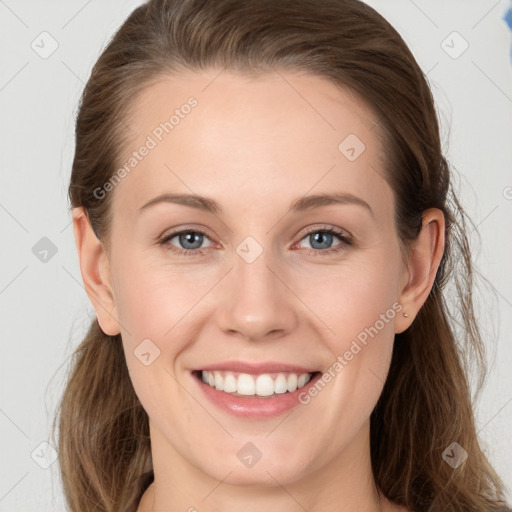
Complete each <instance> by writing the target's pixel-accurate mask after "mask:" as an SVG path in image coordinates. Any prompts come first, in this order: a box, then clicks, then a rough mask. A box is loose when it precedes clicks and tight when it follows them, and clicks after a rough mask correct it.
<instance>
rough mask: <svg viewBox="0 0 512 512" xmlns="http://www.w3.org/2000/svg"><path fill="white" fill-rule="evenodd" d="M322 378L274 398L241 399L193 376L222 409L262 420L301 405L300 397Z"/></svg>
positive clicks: (240, 415)
mask: <svg viewBox="0 0 512 512" xmlns="http://www.w3.org/2000/svg"><path fill="white" fill-rule="evenodd" d="M321 376H322V374H321V372H318V373H317V374H316V375H313V378H312V379H311V380H310V381H309V382H308V383H307V384H306V385H305V386H302V387H301V388H299V389H297V390H295V391H293V392H291V393H290V392H286V393H282V394H278V395H275V396H272V397H258V396H257V395H254V396H253V397H251V398H244V397H239V396H235V395H232V394H231V393H225V392H224V391H219V390H218V389H215V388H214V387H212V386H210V385H208V384H205V383H204V382H203V381H202V380H201V378H200V377H199V378H198V377H197V375H196V374H193V375H192V378H193V379H194V381H195V382H197V384H198V385H199V387H200V388H201V390H202V391H203V393H204V394H205V396H206V398H208V399H209V400H210V401H211V402H213V403H214V404H215V405H216V406H217V407H219V408H220V409H222V410H224V411H226V412H229V413H230V414H232V415H234V416H238V417H240V418H251V419H260V418H272V417H275V416H279V415H280V414H284V413H285V412H288V411H289V410H291V409H293V408H294V407H296V406H297V405H300V404H301V402H300V401H299V395H300V394H301V393H307V391H308V388H310V387H311V386H314V385H315V383H316V381H317V380H318V379H319V378H320V377H321Z"/></svg>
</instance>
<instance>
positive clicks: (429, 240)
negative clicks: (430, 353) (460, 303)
mask: <svg viewBox="0 0 512 512" xmlns="http://www.w3.org/2000/svg"><path fill="white" fill-rule="evenodd" d="M422 217H423V222H422V228H421V231H420V233H419V235H418V238H417V239H416V240H415V241H414V242H413V243H412V245H411V251H410V255H409V261H408V266H407V269H406V270H405V272H406V273H407V275H408V276H409V278H408V282H407V284H406V285H405V286H404V288H403V289H402V290H401V295H400V298H399V302H400V304H401V305H402V307H403V311H404V312H407V315H408V316H407V317H403V318H398V319H397V321H396V322H395V332H396V333H400V332H403V331H405V330H406V329H407V328H408V327H409V326H410V324H411V323H412V321H413V320H414V317H415V316H416V314H417V313H418V311H419V310H420V309H421V307H422V306H423V304H424V303H425V301H426V300H427V297H428V295H429V294H430V291H431V289H432V286H433V285H434V280H435V277H436V274H437V270H438V268H439V264H440V263H441V259H442V257H443V253H444V247H445V239H444V232H445V219H444V214H443V212H442V211H441V210H439V209H438V208H429V209H428V210H425V211H424V212H423V216H422Z"/></svg>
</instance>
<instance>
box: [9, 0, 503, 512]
mask: <svg viewBox="0 0 512 512" xmlns="http://www.w3.org/2000/svg"><path fill="white" fill-rule="evenodd" d="M140 3H141V2H140V1H135V0H127V1H109V2H100V1H99V0H89V1H85V0H68V1H66V2H64V1H63V0H61V1H55V0H54V1H45V2H41V1H35V0H32V1H29V0H0V27H1V28H0V58H1V67H0V113H1V117H0V119H1V122H0V144H1V148H0V173H1V174H0V180H1V181H0V229H1V240H2V249H1V265H0V311H1V357H0V383H1V387H0V450H1V451H0V511H9V512H17V511H23V512H29V511H36V510H37V511H38V512H46V511H60V510H64V506H63V499H62V492H61V487H60V482H59V478H58V468H57V463H56V462H54V455H55V453H56V452H55V451H54V448H55V447H51V446H48V445H45V444H41V443H45V442H51V439H50V437H49V432H50V426H51V422H52V419H53V415H54V411H55V406H56V405H57V402H58V399H59V397H60V394H61V392H62V387H63V383H64V381H65V376H66V373H65V370H66V366H67V364H68V362H69V357H70V355H71V353H72V351H73V349H74V348H75V347H76V346H77V345H78V343H79V342H80V340H81V337H82V336H83V334H84V331H85V329H86V327H87V326H88V324H89V321H90V319H91V318H93V309H92V306H91V305H90V303H89V301H88V299H87V296H86V294H85V291H84V289H83V286H82V283H81V276H80V271H79V267H78V259H77V255H76V253H75V246H74V239H73V230H72V227H71V216H70V214H69V211H68V203H67V198H66V191H67V185H68V179H69V173H70V169H71V163H72V157H73V144H74V136H73V128H74V126H73V125H74V117H75V113H76V108H77V105H78V99H79V96H80V93H81V91H82V89H83V86H84V84H85V82H86V80H87V78H88V76H89V73H90V70H91V68H92V66H93V64H94V62H95V60H96V59H97V57H98V56H99V54H100V52H101V49H102V48H103V47H104V46H105V44H106V43H107V41H108V39H109V38H110V36H111V35H112V33H113V32H114V31H115V29H116V28H117V27H118V26H119V25H120V24H121V23H122V21H123V20H124V19H125V17H126V16H127V15H128V14H129V13H130V12H131V11H132V10H133V8H134V7H136V6H137V5H139V4H140ZM369 3H370V4H371V5H372V6H373V7H375V8H376V9H377V10H379V11H380V12H381V13H382V14H384V16H385V17H386V18H387V19H388V20H389V21H390V22H391V23H392V24H393V25H394V26H395V27H396V28H397V30H398V31H399V32H400V33H401V34H402V36H403V37H404V38H405V40H406V42H407V43H408V44H409V46H410V48H411V50H412V51H413V53H414V54H415V56H416V58H417V59H418V61H419V63H420V65H421V66H422V68H423V69H424V70H425V71H426V72H428V78H429V80H430V83H431V86H432V89H433V92H434V95H435V98H436V101H437V106H438V111H439V114H440V117H441V123H442V130H443V140H444V142H445V147H446V153H447V156H448V158H449V159H450V161H451V163H452V164H453V165H454V166H455V167H456V168H457V169H458V171H459V172H460V175H461V181H460V195H461V198H462V200H463V203H464V206H465V207H466V209H467V211H468V213H469V214H470V215H471V217H472V219H473V220H474V222H475V224H477V225H478V231H479V232H480V237H481V238H480V243H479V241H478V238H477V236H476V235H477V233H476V232H473V233H472V234H471V240H472V242H473V244H474V251H475V259H476V260H477V265H478V268H479V270H480V271H481V272H482V274H483V275H484V276H486V277H487V279H488V280H489V282H490V287H488V288H483V289H482V292H481V294H480V295H478V297H477V306H478V314H479V318H480V319H481V322H482V327H483V334H484V337H485V340H486V344H487V346H488V352H489V360H490V367H491V372H490V376H489V378H488V380H487V384H486V387H485V389H484V391H483V392H482V394H481V396H480V399H479V401H478V402H477V403H476V405H475V408H476V418H477V425H478V429H479V433H480V436H481V439H482V443H483V446H484V449H485V450H486V452H487V453H488V455H489V457H490V459H491V461H492V463H493V464H494V465H495V467H496V469H497V471H498V472H499V473H500V475H501V476H502V477H503V479H504V480H505V483H506V485H508V487H509V488H512V458H510V457H509V454H510V453H511V448H512V435H511V431H512V429H511V427H512V372H511V371H510V368H511V367H512V341H511V336H510V332H511V329H512V270H511V265H510V261H511V258H510V256H511V254H512V241H511V236H510V234H511V229H510V221H511V219H512V172H511V163H512V145H511V144H510V141H511V134H512V116H511V114H512V80H511V78H512V71H511V65H510V60H509V48H510V42H511V41H510V40H511V34H510V32H509V30H508V28H507V26H506V24H505V22H504V21H503V19H502V18H503V15H504V12H505V10H506V8H507V6H508V4H507V2H504V1H495V0H481V1H478V2H466V1H464V0H451V1H444V2H441V1H440V0H439V1H427V0H415V1H413V0H393V1H391V0H386V2H383V1H377V0H372V1H370V2H369ZM45 31H46V32H48V33H49V34H50V36H48V35H41V33H42V32H45ZM454 31H456V32H458V33H459V34H460V36H461V37H459V36H458V35H456V34H455V35H454V34H453V32H454ZM53 41H56V43H54V42H53ZM443 41H444V42H443ZM464 41H467V44H469V46H468V48H467V50H466V51H464V52H463V53H462V54H461V55H458V54H459V53H460V52H461V50H462V49H463V48H464V46H465V43H464ZM52 44H58V47H57V48H56V50H55V51H54V53H52V54H51V55H49V56H46V57H47V58H42V57H41V56H40V54H41V53H42V52H49V50H51V49H52ZM32 45H33V46H34V47H35V48H37V51H39V53H37V52H36V51H35V49H33V47H32ZM450 54H451V55H450ZM455 56H456V57H457V58H454V57H455ZM44 237H46V238H47V239H48V240H43V241H41V239H42V238H44ZM34 247H35V248H34ZM44 250H48V253H47V254H45V253H44V252H41V251H44ZM43 257H45V258H46V261H41V258H43ZM470 456H471V454H470ZM52 462H53V463H52Z"/></svg>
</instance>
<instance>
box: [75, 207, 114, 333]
mask: <svg viewBox="0 0 512 512" xmlns="http://www.w3.org/2000/svg"><path fill="white" fill-rule="evenodd" d="M73 231H74V234H75V244H76V249H77V253H78V259H79V262H80V272H81V274H82V281H83V283H84V287H85V291H86V292H87V295H88V297H89V300H90V301H91V304H92V306H93V308H94V310H95V311H96V315H97V317H98V323H99V325H100V327H101V330H102V331H103V332H104V333H105V334H108V335H110V336H115V335H116V334H119V333H120V328H119V321H118V319H117V311H116V304H115V299H114V294H113V292H112V283H111V278H110V272H109V262H108V258H107V254H106V252H105V248H104V247H103V244H102V243H101V241H100V240H98V238H97V237H96V235H95V234H94V231H93V229H92V227H91V224H90V222H89V219H88V217H87V214H86V213H85V211H84V209H83V208H82V207H77V208H73Z"/></svg>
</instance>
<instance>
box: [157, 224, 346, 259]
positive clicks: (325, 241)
mask: <svg viewBox="0 0 512 512" xmlns="http://www.w3.org/2000/svg"><path fill="white" fill-rule="evenodd" d="M336 238H337V239H338V241H339V242H338V243H337V244H336V245H334V246H332V243H333V242H334V241H335V239H336ZM173 240H175V241H174V242H173ZM304 240H306V241H307V242H308V243H309V244H310V245H309V250H308V251H307V253H308V254H311V255H313V256H316V255H319V254H321V255H327V254H331V253H334V252H339V251H342V250H343V249H345V248H346V246H348V245H352V243H353V242H352V237H351V236H350V235H349V234H348V233H346V232H345V231H342V230H340V229H339V228H335V227H332V226H326V227H321V228H318V227H317V228H316V229H313V230H310V231H308V232H307V233H306V234H305V235H304V236H303V237H302V238H301V240H300V242H302V241H304ZM205 241H207V242H208V245H206V246H203V244H204V242H205ZM300 242H299V243H300ZM159 244H160V245H162V246H165V248H166V250H168V251H170V252H172V253H174V254H177V255H178V256H204V255H205V254H206V253H207V252H208V248H210V247H212V245H213V244H212V243H211V240H210V238H209V237H208V235H207V234H206V233H204V232H203V231H199V230H196V229H182V230H180V231H174V232H172V233H170V234H169V235H166V236H165V237H164V238H162V239H161V240H160V242H159ZM180 247H181V248H180ZM307 249H308V247H306V250H307Z"/></svg>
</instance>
